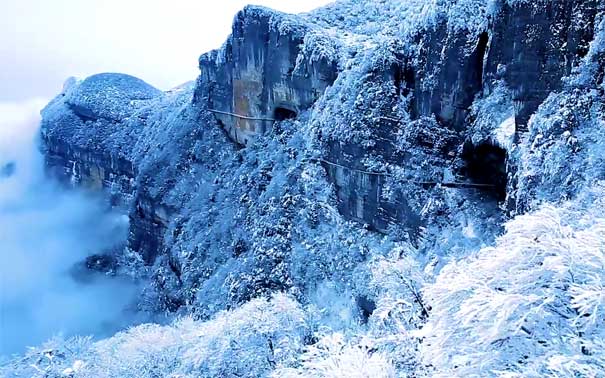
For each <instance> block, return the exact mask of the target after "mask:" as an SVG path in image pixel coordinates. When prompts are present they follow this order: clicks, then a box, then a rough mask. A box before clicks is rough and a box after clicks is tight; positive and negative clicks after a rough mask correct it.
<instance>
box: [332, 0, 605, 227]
mask: <svg viewBox="0 0 605 378" xmlns="http://www.w3.org/2000/svg"><path fill="white" fill-rule="evenodd" d="M496 5H497V7H496V9H495V10H494V13H493V14H491V15H490V16H489V17H488V18H487V21H486V22H485V23H484V28H478V29H477V28H475V30H471V31H469V30H470V26H469V29H467V28H466V27H460V26H459V25H456V24H457V23H459V20H453V19H451V18H449V19H448V18H447V17H441V18H439V19H438V20H437V22H436V23H435V24H434V25H433V26H431V27H428V28H427V29H423V30H421V31H420V32H419V33H418V34H417V35H416V37H415V40H414V41H413V42H412V44H413V45H414V46H415V48H414V49H411V53H408V54H403V53H400V55H399V56H397V53H395V54H394V55H393V57H392V58H391V59H392V60H393V61H396V62H398V63H397V64H394V65H391V66H386V67H385V66H383V67H381V66H374V67H372V69H371V70H370V72H368V74H367V75H368V76H369V77H370V78H371V79H370V80H372V81H374V82H379V83H382V88H381V91H382V93H384V94H385V95H384V96H383V98H382V99H376V100H374V101H372V102H371V106H372V107H373V108H374V109H376V108H378V109H380V112H379V113H380V115H381V116H380V117H376V116H374V117H372V118H371V119H370V120H369V121H367V122H366V123H365V125H364V128H366V129H371V130H373V132H372V135H369V136H365V137H364V139H362V142H361V143H359V142H356V141H351V140H347V138H346V137H345V139H343V137H341V136H336V137H333V138H327V139H328V143H327V153H326V155H325V156H326V159H327V160H329V161H330V162H332V163H333V164H329V166H328V167H327V170H328V174H329V176H330V178H331V180H332V182H333V183H334V185H335V186H336V189H337V195H338V198H339V209H340V210H341V212H342V213H343V214H344V215H346V216H347V217H349V218H351V219H357V220H361V221H363V222H364V223H367V224H369V225H370V226H372V227H373V228H374V229H377V230H380V231H384V230H386V229H387V228H388V227H389V225H395V224H402V223H403V224H407V225H409V226H410V227H412V228H414V227H417V226H418V225H420V224H422V223H423V222H422V221H421V218H422V216H421V215H420V211H421V210H422V209H421V208H418V207H417V206H416V208H415V209H414V207H415V206H414V205H412V206H410V204H409V202H410V201H409V199H408V198H409V194H410V192H411V190H413V189H411V188H408V189H405V190H404V192H402V193H399V194H397V193H393V190H392V187H393V186H392V185H388V184H387V182H388V181H389V180H388V178H389V177H391V176H392V174H389V173H388V172H386V171H382V172H381V171H377V170H375V169H374V168H373V167H371V166H370V165H368V164H367V163H366V162H367V161H368V160H369V161H376V160H378V161H380V162H382V163H387V164H391V165H393V166H394V167H392V169H394V170H395V171H396V170H404V171H408V172H409V171H416V172H415V173H414V174H413V175H412V177H410V175H404V177H400V178H402V179H403V180H407V182H408V183H412V184H413V183H414V182H420V183H426V184H422V185H417V186H416V187H417V189H415V190H417V191H418V193H421V192H422V190H423V188H426V186H427V185H428V184H429V183H434V184H437V185H444V184H445V185H446V186H447V185H450V184H451V183H455V182H458V183H460V184H462V185H459V187H463V188H467V187H468V185H473V184H477V185H478V186H477V188H479V189H481V186H485V188H486V189H485V190H486V191H493V192H494V195H493V197H495V198H497V199H498V200H503V195H502V192H503V191H504V190H505V189H507V192H508V193H509V195H510V196H509V198H508V202H509V205H508V207H509V209H511V210H513V209H516V210H519V209H521V207H519V206H517V204H516V199H515V194H514V193H515V191H516V184H515V182H516V163H515V162H514V161H513V160H509V161H508V162H507V161H506V159H507V157H506V155H504V156H502V154H501V153H500V152H498V149H500V148H505V149H508V148H511V147H512V146H514V140H510V141H502V140H500V141H496V139H502V137H498V136H488V138H486V139H484V140H479V141H473V142H471V144H469V143H468V141H469V140H470V139H472V138H471V136H472V135H473V134H474V133H476V129H477V128H480V127H481V128H487V129H491V130H492V131H493V132H494V133H498V132H499V133H502V132H503V131H497V129H498V128H502V127H505V126H506V125H507V123H506V122H507V121H508V120H506V119H504V120H502V122H498V123H492V124H487V125H486V124H485V122H483V120H481V122H482V124H481V125H476V124H475V121H476V120H475V119H474V118H473V116H471V113H472V108H473V105H474V104H475V102H476V101H477V100H481V99H483V98H486V97H489V96H491V95H492V93H493V92H494V91H497V90H500V87H499V86H504V87H506V88H507V90H508V92H507V96H510V99H500V101H501V102H506V103H510V104H511V109H510V113H511V115H512V117H513V118H512V119H513V123H514V129H515V134H514V135H515V139H516V140H519V138H521V136H522V135H523V134H524V133H526V132H527V124H528V121H529V118H530V117H531V115H532V114H534V113H535V112H536V110H537V109H538V106H539V105H540V104H541V103H542V102H543V101H544V100H545V99H546V98H547V96H548V95H549V94H550V93H552V92H553V91H557V90H561V89H562V88H563V80H562V79H563V78H564V77H566V76H567V75H569V74H571V72H572V69H573V68H574V67H577V66H578V64H579V62H580V61H581V59H582V57H584V56H585V54H586V53H587V51H588V46H589V43H590V41H592V40H593V34H594V26H595V24H594V23H595V18H596V15H597V11H598V9H597V7H598V4H597V2H596V1H591V0H589V1H581V0H556V1H539V2H526V1H518V2H508V1H500V2H497V3H496ZM444 14H445V13H444ZM450 17H451V16H450ZM456 17H459V15H456ZM384 88H387V89H384ZM363 90H364V91H365V92H366V93H368V92H369V93H371V92H372V91H371V88H369V87H367V86H365V87H363ZM362 93H363V92H362V90H360V91H359V92H358V93H356V95H362ZM498 95H501V93H499V94H498ZM402 97H405V103H403V104H402V100H401V98H402ZM398 106H399V107H401V106H403V107H405V111H404V112H403V113H405V115H403V116H402V115H401V113H402V112H401V111H399V112H396V111H393V109H396V108H397V107H398ZM359 111H360V112H362V113H363V112H366V113H371V112H372V109H370V108H369V106H368V107H367V108H363V107H362V108H360V109H359ZM487 111H488V112H496V111H498V109H487ZM433 119H434V120H435V121H436V122H437V124H438V125H437V127H434V125H433V122H434V121H433ZM495 119H497V117H494V120H495ZM328 126H329V124H328V125H326V128H327V127H328ZM414 127H420V128H424V129H426V130H433V131H434V133H432V134H431V133H425V135H424V136H422V135H421V137H420V139H419V140H417V144H416V145H415V147H414V146H412V148H415V149H416V150H417V151H416V152H415V153H416V154H419V155H424V154H425V153H426V155H424V156H425V157H426V159H427V160H426V161H431V162H432V163H431V165H432V168H434V169H432V168H428V169H423V170H422V172H418V168H419V167H421V166H422V164H424V163H423V162H422V161H415V162H414V161H412V160H413V159H412V160H410V158H409V156H408V155H407V154H408V153H407V152H406V151H402V150H401V149H400V148H399V149H398V148H397V147H396V144H397V142H396V141H397V140H398V138H400V136H401V135H402V134H407V135H408V137H409V135H410V130H409V129H410V128H414ZM448 130H449V131H451V132H454V133H455V134H456V136H455V137H453V138H452V137H450V136H447V135H446V134H447V132H448ZM411 134H414V132H411ZM440 134H442V135H441V136H439V135H440ZM443 138H445V139H443ZM465 141H466V142H467V143H465ZM440 143H441V144H443V143H445V146H446V147H445V149H443V148H437V149H433V146H434V145H436V144H440ZM472 143H481V144H483V143H485V144H490V145H493V149H492V150H493V151H494V152H493V154H492V153H490V154H488V155H486V156H492V157H495V156H498V157H499V159H500V157H502V159H501V161H500V162H499V163H496V162H495V161H494V160H493V159H491V160H485V161H483V163H481V162H477V161H474V160H473V161H467V160H468V159H469V157H470V156H478V155H476V154H473V153H469V152H468V151H472V150H474V149H475V148H479V149H482V148H484V147H483V146H481V145H474V146H473V145H472ZM494 144H500V146H496V145H494ZM487 148H490V147H487ZM408 151H409V150H408ZM422 151H424V152H422ZM471 160H472V159H471ZM480 164H484V165H485V166H491V167H492V168H493V169H495V172H496V173H497V174H494V175H479V176H481V177H480V178H478V177H479V176H477V175H472V174H469V172H477V168H476V167H477V165H480ZM383 167H384V164H383ZM479 170H480V169H479ZM503 170H506V171H507V173H501V172H500V171H503ZM506 175H508V176H509V179H508V183H506V182H505V183H503V180H504V181H505V177H506ZM503 176H504V178H503ZM490 177H491V179H490ZM412 186H413V185H412ZM429 186H430V185H429ZM507 186H508V188H506V187H507ZM386 187H388V188H389V190H390V193H389V194H388V195H386V194H385V188H386ZM429 196H431V195H430V194H427V195H425V197H426V200H428V197H429ZM426 200H423V201H420V202H426ZM516 210H515V211H516Z"/></svg>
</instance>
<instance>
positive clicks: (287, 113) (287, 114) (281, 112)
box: [273, 107, 297, 121]
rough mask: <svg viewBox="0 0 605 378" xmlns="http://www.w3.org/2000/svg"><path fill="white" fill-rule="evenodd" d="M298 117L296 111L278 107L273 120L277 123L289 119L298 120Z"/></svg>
mask: <svg viewBox="0 0 605 378" xmlns="http://www.w3.org/2000/svg"><path fill="white" fill-rule="evenodd" d="M296 116H297V114H296V111H294V110H292V109H287V108H283V107H277V108H275V111H274V112H273V118H274V119H275V120H276V121H285V120H287V119H293V118H296Z"/></svg>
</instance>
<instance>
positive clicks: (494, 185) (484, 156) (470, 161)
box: [461, 143, 507, 201]
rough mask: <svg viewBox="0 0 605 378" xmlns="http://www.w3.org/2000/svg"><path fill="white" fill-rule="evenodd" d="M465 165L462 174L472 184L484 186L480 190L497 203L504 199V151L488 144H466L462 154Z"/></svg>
mask: <svg viewBox="0 0 605 378" xmlns="http://www.w3.org/2000/svg"><path fill="white" fill-rule="evenodd" d="M462 158H463V160H464V162H465V163H466V164H465V166H464V168H463V170H462V172H461V173H462V174H463V175H464V176H465V177H466V179H468V180H469V181H470V182H471V183H473V184H478V185H485V188H483V189H481V190H482V191H483V192H484V193H486V194H488V195H489V196H490V197H491V198H494V199H496V200H497V201H504V200H505V199H506V188H507V180H506V179H507V172H506V151H505V150H504V149H502V148H500V147H498V146H494V145H492V144H489V143H482V144H479V145H477V146H474V145H473V144H471V143H467V144H466V145H465V146H464V151H463V152H462Z"/></svg>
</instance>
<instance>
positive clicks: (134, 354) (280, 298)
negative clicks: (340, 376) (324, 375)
mask: <svg viewBox="0 0 605 378" xmlns="http://www.w3.org/2000/svg"><path fill="white" fill-rule="evenodd" d="M307 336H308V326H307V323H306V320H305V314H304V312H303V311H302V309H301V308H300V306H299V305H298V304H297V303H296V302H295V301H293V300H292V299H291V298H289V297H287V296H285V295H281V294H277V295H275V296H274V297H273V298H271V299H270V300H267V299H257V300H254V301H251V302H249V303H247V304H246V305H244V306H242V307H240V308H238V309H236V310H234V311H227V312H222V313H219V314H218V315H217V316H216V317H215V318H213V319H212V320H210V321H207V322H199V321H195V320H193V319H191V318H185V319H182V320H178V321H176V322H175V323H174V324H172V325H168V326H161V325H157V324H144V325H140V326H137V327H134V328H132V329H130V330H127V331H124V332H121V333H118V334H116V335H115V336H113V337H111V338H108V339H105V340H101V341H97V342H93V341H92V340H91V339H89V338H73V339H68V340H61V339H56V340H52V341H50V342H48V343H47V344H45V345H43V346H41V347H40V348H32V349H31V350H30V351H29V352H28V353H27V354H26V356H24V357H22V358H19V359H15V360H13V361H12V362H11V363H10V364H7V365H6V366H3V367H0V376H1V377H3V378H9V377H28V378H42V377H44V378H60V377H71V378H103V377H108V378H109V377H112V378H114V377H116V378H117V377H120V378H152V377H175V378H176V377H181V378H185V377H188V378H189V377H190V378H193V377H234V376H237V377H262V376H267V375H268V374H269V372H270V371H271V370H272V369H274V368H275V367H276V366H278V365H280V366H291V365H292V363H293V361H294V359H295V357H296V356H298V355H299V354H300V353H301V352H302V348H303V345H304V342H305V338H306V337H307Z"/></svg>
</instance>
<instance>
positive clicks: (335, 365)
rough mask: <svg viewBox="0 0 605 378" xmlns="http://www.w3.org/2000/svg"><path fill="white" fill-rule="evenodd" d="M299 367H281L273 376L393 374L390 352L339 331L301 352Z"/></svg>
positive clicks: (372, 377)
mask: <svg viewBox="0 0 605 378" xmlns="http://www.w3.org/2000/svg"><path fill="white" fill-rule="evenodd" d="M300 359H301V366H299V367H298V368H282V369H278V370H276V371H275V372H274V373H273V375H272V376H273V377H275V378H278V377H284V378H296V377H308V378H311V377H316V378H341V377H350V378H392V377H396V371H395V368H394V366H393V365H392V364H391V362H390V361H389V358H388V356H386V355H385V354H383V353H381V352H379V351H377V350H376V349H375V348H374V345H373V343H372V341H371V340H369V339H361V340H358V341H357V342H356V343H355V342H351V341H347V340H346V338H345V337H344V336H343V335H342V334H340V333H334V334H331V335H327V336H324V337H322V338H321V339H320V340H319V341H318V342H317V343H315V344H313V345H311V346H309V347H308V348H307V349H306V351H305V353H304V354H303V355H302V356H301V358H300Z"/></svg>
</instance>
